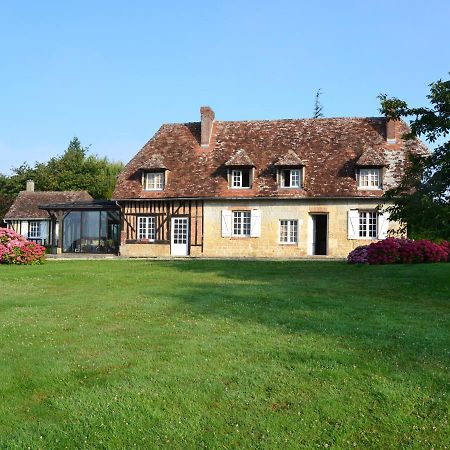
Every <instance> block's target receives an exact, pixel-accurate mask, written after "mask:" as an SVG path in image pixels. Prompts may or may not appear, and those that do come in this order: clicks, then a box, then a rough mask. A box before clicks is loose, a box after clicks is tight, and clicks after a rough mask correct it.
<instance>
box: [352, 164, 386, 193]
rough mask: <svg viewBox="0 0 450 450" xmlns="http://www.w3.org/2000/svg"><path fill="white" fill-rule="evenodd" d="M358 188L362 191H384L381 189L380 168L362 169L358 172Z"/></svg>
mask: <svg viewBox="0 0 450 450" xmlns="http://www.w3.org/2000/svg"><path fill="white" fill-rule="evenodd" d="M357 176H358V188H360V189H382V187H381V168H379V167H370V168H367V167H360V168H359V169H358V172H357Z"/></svg>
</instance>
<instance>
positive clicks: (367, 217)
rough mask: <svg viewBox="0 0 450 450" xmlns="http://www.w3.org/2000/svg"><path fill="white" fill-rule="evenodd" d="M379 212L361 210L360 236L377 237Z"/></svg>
mask: <svg viewBox="0 0 450 450" xmlns="http://www.w3.org/2000/svg"><path fill="white" fill-rule="evenodd" d="M377 225H378V213H376V212H374V211H360V212H359V237H360V238H367V239H372V238H376V237H377Z"/></svg>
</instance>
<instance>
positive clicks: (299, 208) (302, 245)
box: [203, 199, 398, 258]
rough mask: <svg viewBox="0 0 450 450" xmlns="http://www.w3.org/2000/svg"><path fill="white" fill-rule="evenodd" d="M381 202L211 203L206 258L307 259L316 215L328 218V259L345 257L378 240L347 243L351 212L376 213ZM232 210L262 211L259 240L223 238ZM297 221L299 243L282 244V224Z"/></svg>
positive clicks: (391, 225) (207, 210) (207, 211)
mask: <svg viewBox="0 0 450 450" xmlns="http://www.w3.org/2000/svg"><path fill="white" fill-rule="evenodd" d="M377 205H378V202H377V201H375V200H372V201H367V200H365V199H361V200H356V199H338V200H316V201H315V202H305V201H302V200H284V201H283V200H269V201H261V200H260V201H256V200H251V201H236V202H232V203H230V202H223V201H209V202H205V207H204V214H205V215H204V227H205V228H204V243H203V256H212V257H282V258H292V257H306V256H310V255H312V253H313V252H312V233H313V231H312V218H311V216H312V215H313V214H326V215H327V216H328V245H327V256H329V257H346V256H347V255H348V253H349V252H350V251H351V250H353V249H354V248H356V247H357V246H359V245H365V244H369V243H371V242H373V241H374V240H377V239H372V240H366V239H348V212H349V211H350V210H352V209H353V210H355V209H357V210H364V211H368V210H375V208H376V207H377ZM224 209H229V210H247V209H249V210H251V209H259V210H260V211H261V234H260V237H245V238H241V237H239V238H236V237H222V234H221V227H220V221H221V212H222V210H224ZM283 219H296V220H298V225H299V226H298V243H297V244H281V243H280V242H279V234H280V230H279V227H280V220H283ZM397 228H398V224H397V223H395V222H389V223H388V229H390V230H395V229H397Z"/></svg>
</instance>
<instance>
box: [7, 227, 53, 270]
mask: <svg viewBox="0 0 450 450" xmlns="http://www.w3.org/2000/svg"><path fill="white" fill-rule="evenodd" d="M44 255H45V247H43V246H42V245H39V244H35V243H34V242H30V241H27V240H26V239H25V238H24V237H23V236H22V235H20V234H18V233H16V232H15V231H13V230H10V229H8V228H0V263H3V264H40V263H42V262H43V261H44Z"/></svg>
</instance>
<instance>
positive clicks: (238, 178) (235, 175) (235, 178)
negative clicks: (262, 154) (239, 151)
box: [230, 169, 252, 189]
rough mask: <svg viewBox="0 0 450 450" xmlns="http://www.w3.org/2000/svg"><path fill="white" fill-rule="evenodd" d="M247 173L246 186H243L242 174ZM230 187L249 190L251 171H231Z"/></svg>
mask: <svg viewBox="0 0 450 450" xmlns="http://www.w3.org/2000/svg"><path fill="white" fill-rule="evenodd" d="M244 170H245V171H248V186H243V180H244V176H243V173H244ZM230 187H231V189H250V188H251V187H252V170H251V169H231V171H230Z"/></svg>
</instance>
